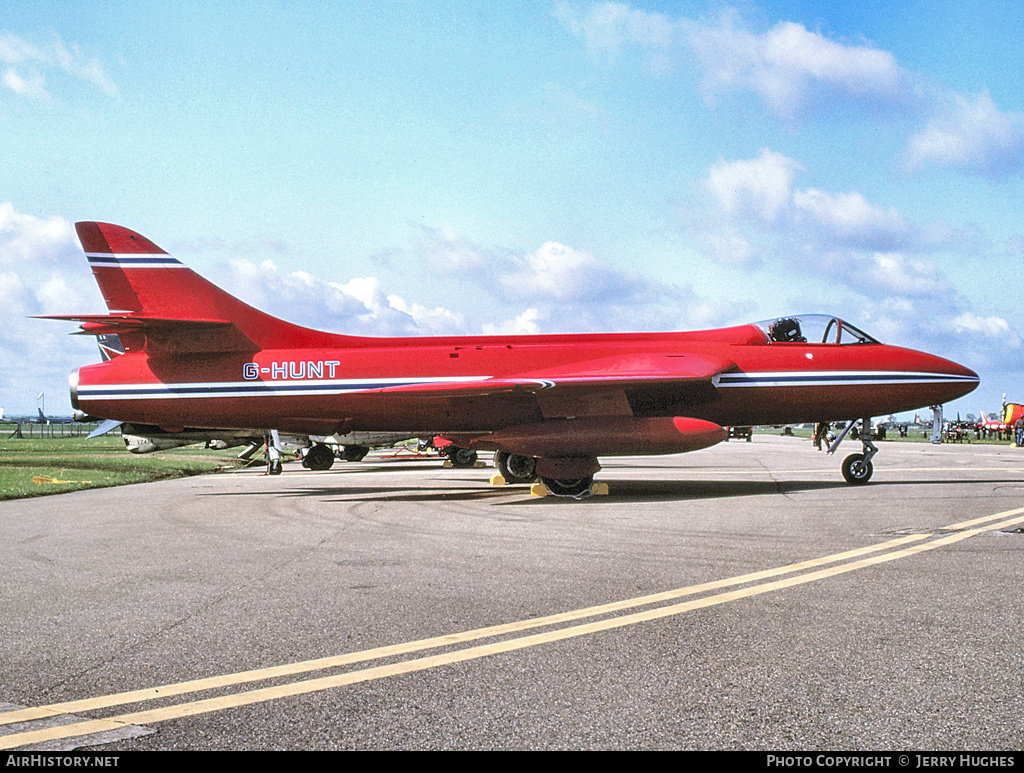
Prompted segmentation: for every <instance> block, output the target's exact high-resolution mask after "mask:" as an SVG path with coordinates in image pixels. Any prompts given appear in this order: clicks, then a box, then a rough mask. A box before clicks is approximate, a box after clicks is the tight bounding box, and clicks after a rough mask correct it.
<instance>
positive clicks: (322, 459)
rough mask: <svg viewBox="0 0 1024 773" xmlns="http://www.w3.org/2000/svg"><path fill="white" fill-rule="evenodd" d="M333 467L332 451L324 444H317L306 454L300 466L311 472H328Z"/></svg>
mask: <svg viewBox="0 0 1024 773" xmlns="http://www.w3.org/2000/svg"><path fill="white" fill-rule="evenodd" d="M333 465H334V451H332V450H331V447H330V446H328V445H326V444H325V443H317V444H316V445H315V446H313V447H312V448H310V449H309V450H308V451H307V452H306V456H305V458H304V459H303V460H302V466H303V467H308V468H309V469H311V470H329V469H331V467H332V466H333Z"/></svg>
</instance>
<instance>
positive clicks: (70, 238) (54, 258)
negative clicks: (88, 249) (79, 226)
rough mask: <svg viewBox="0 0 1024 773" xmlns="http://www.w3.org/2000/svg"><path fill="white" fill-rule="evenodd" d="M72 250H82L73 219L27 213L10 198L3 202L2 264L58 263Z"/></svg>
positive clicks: (0, 216) (0, 228)
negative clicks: (9, 200)
mask: <svg viewBox="0 0 1024 773" xmlns="http://www.w3.org/2000/svg"><path fill="white" fill-rule="evenodd" d="M73 253H77V254H79V255H80V254H81V251H80V250H79V249H78V240H77V239H76V238H75V231H74V228H73V227H72V225H71V223H69V222H68V221H66V220H63V219H61V218H59V217H51V218H49V219H45V220H44V219H42V218H38V217H34V216H33V215H26V214H23V213H21V212H17V211H15V209H14V205H13V204H11V203H10V202H2V203H0V266H19V267H21V268H25V267H26V265H36V266H39V265H56V264H58V263H60V262H62V261H63V260H65V259H67V258H68V257H69V256H70V255H71V254H73ZM83 265H84V264H83Z"/></svg>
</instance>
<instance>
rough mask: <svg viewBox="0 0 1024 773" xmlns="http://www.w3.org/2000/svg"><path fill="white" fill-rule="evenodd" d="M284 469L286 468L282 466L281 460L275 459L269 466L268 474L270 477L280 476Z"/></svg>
mask: <svg viewBox="0 0 1024 773" xmlns="http://www.w3.org/2000/svg"><path fill="white" fill-rule="evenodd" d="M282 469H284V467H283V466H282V465H281V460H280V459H274V460H273V461H272V462H270V464H268V465H267V473H268V474H270V475H280V474H281V470H282Z"/></svg>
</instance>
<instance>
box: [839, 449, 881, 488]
mask: <svg viewBox="0 0 1024 773" xmlns="http://www.w3.org/2000/svg"><path fill="white" fill-rule="evenodd" d="M872 472H874V468H873V467H872V466H871V460H870V459H866V458H865V455H864V454H850V455H849V456H848V457H846V458H845V459H844V460H843V477H844V478H846V482H847V483H849V484H850V485H851V486H860V485H862V484H864V483H867V482H868V481H869V480H871V473H872Z"/></svg>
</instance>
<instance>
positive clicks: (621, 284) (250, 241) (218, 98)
mask: <svg viewBox="0 0 1024 773" xmlns="http://www.w3.org/2000/svg"><path fill="white" fill-rule="evenodd" d="M890 5H891V4H890ZM875 6H879V7H875ZM882 6H883V4H871V3H868V4H854V3H847V2H834V1H833V2H828V1H825V2H811V1H810V0H807V1H806V2H787V3H781V2H778V3H774V2H762V3H753V2H739V3H699V2H629V3H619V2H560V1H552V0H548V1H545V2H520V3H507V4H506V3H489V2H488V3H485V2H480V1H479V0H478V1H476V2H470V1H469V0H466V1H464V2H458V1H456V0H451V1H449V2H445V1H444V0H433V1H432V2H429V3H426V2H421V3H417V2H382V1H381V0H373V2H361V0H352V1H349V2H345V3H334V2H299V1H296V0H278V2H259V3H252V2H232V3H218V2H188V1H185V0H179V1H178V2H174V1H173V0H169V1H168V2H163V3H151V4H143V5H137V4H125V3H122V2H91V1H90V0H85V1H84V2H78V3H67V2H63V1H60V2H48V1H47V0H32V1H31V2H28V1H27V0H25V1H23V0H8V2H6V3H5V7H4V11H5V12H4V14H3V15H2V17H0V309H2V311H0V314H2V319H3V323H4V324H3V327H2V328H0V407H3V408H4V410H5V411H6V413H7V415H13V414H34V413H35V410H36V407H37V405H38V404H39V403H40V402H42V401H40V400H39V399H38V398H39V395H40V394H44V395H45V397H44V398H43V401H45V410H46V413H47V414H53V415H68V414H70V411H71V406H70V401H69V397H68V387H67V376H68V373H69V372H71V371H72V370H74V369H76V368H78V367H80V366H82V365H87V364H90V363H92V362H96V361H98V360H99V355H98V350H97V348H96V345H95V341H94V340H93V339H92V338H91V337H88V336H73V335H69V333H71V332H73V330H74V324H73V323H63V322H54V321H47V320H37V319H32V318H31V317H32V315H37V314H73V313H90V312H102V311H104V305H103V300H102V297H101V296H100V294H99V291H98V289H97V288H96V285H95V283H94V281H93V280H92V276H91V273H90V271H89V269H88V266H87V263H86V261H85V258H84V255H83V254H82V251H81V248H80V246H79V244H78V241H77V239H76V237H75V232H74V223H75V222H76V221H80V220H100V221H105V222H111V223H116V224H119V225H123V226H126V227H128V228H131V229H133V230H135V231H138V232H140V233H142V234H143V235H145V236H146V237H148V238H149V239H150V240H152V241H153V242H155V243H156V244H158V245H159V246H160V247H161V248H163V249H164V250H166V251H168V252H170V253H171V254H173V255H174V256H175V257H177V258H178V259H180V260H182V261H183V262H185V263H187V264H188V265H189V266H190V267H192V268H193V269H195V270H196V271H198V272H199V273H200V274H202V275H203V276H205V277H206V278H207V279H209V280H211V281H212V282H214V283H215V284H218V285H220V286H221V287H223V288H224V289H226V290H228V291H229V292H231V293H233V294H235V295H237V296H238V297H240V298H242V299H243V300H245V301H246V302H248V303H250V304H252V305H255V306H257V307H258V308H261V309H263V310H265V311H268V312H270V313H272V314H275V315H277V316H280V317H282V318H285V319H288V320H289V321H292V322H296V323H299V324H302V325H306V326H310V327H316V328H320V329H327V330H331V331H334V332H340V333H346V334H352V335H360V334H365V335H449V334H479V333H486V334H500V333H556V332H613V331H615V332H621V331H655V330H690V329H705V328H713V327H721V326H726V325H733V324H742V323H745V322H750V321H755V320H763V319H768V318H771V317H776V316H782V315H791V314H800V313H826V314H834V315H837V316H839V317H841V318H843V319H846V320H848V321H849V322H851V323H852V324H854V325H855V326H857V327H860V328H861V329H863V330H864V331H865V332H867V333H869V334H871V335H873V336H874V337H875V338H878V339H880V340H882V341H884V342H885V343H890V344H896V345H900V346H907V347H911V348H915V349H922V350H924V351H928V352H930V353H933V354H938V355H941V356H944V357H947V358H950V359H953V360H956V361H957V362H961V363H963V364H965V365H967V366H969V367H971V368H973V369H974V370H975V371H977V372H978V373H979V375H980V376H981V386H980V387H979V388H978V389H977V390H976V391H975V392H974V393H972V394H971V395H969V396H967V397H966V398H962V399H961V400H958V401H956V402H955V403H951V404H949V405H947V406H946V416H947V418H949V417H951V415H952V414H953V413H954V412H957V413H962V414H964V415H966V414H967V413H975V414H977V413H979V412H981V411H986V412H994V411H998V410H999V408H1000V404H1001V402H1002V400H1003V396H1004V395H1005V398H1006V400H1008V401H1010V402H1024V378H1022V377H1024V356H1022V355H1024V349H1022V342H1021V331H1022V330H1024V313H1022V309H1021V303H1020V300H1019V299H1020V297H1021V294H1022V291H1024V282H1022V281H1021V275H1022V260H1024V224H1022V218H1021V213H1022V212H1024V191H1022V187H1021V183H1022V178H1024V83H1022V81H1021V78H1020V69H1021V67H1020V65H1021V58H1022V55H1021V53H1020V52H1021V51H1024V24H1022V23H1021V22H1022V16H1024V10H1022V9H1024V6H1020V5H1019V4H1003V3H985V2H978V1H976V0H967V1H966V2H964V1H963V0H957V2H955V3H954V2H952V1H946V0H938V1H936V0H928V2H906V3H900V4H895V6H896V7H882ZM923 414H926V415H929V416H930V414H929V413H928V412H927V411H925V412H923Z"/></svg>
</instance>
